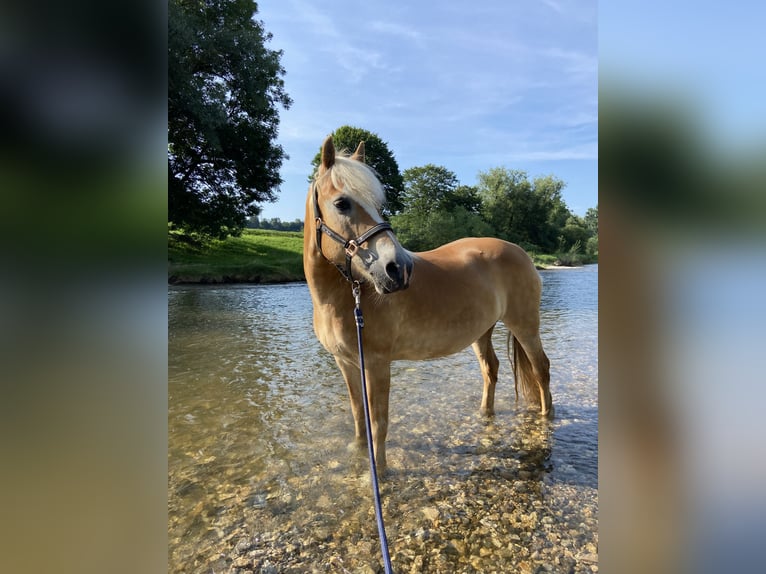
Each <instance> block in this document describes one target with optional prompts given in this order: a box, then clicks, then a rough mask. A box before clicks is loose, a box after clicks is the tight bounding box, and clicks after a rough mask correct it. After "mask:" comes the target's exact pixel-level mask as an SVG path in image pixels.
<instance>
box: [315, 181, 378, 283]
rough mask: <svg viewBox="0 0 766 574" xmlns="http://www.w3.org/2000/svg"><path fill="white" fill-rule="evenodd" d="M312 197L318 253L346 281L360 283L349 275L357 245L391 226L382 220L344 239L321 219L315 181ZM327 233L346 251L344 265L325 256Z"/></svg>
mask: <svg viewBox="0 0 766 574" xmlns="http://www.w3.org/2000/svg"><path fill="white" fill-rule="evenodd" d="M312 197H313V200H314V223H315V224H316V242H317V248H318V249H319V253H320V254H321V255H322V257H324V258H325V259H327V261H329V262H330V263H332V264H333V265H335V267H337V268H338V271H340V272H341V275H343V277H345V278H346V280H347V281H349V282H350V283H354V282H357V283H362V282H363V281H361V280H359V279H354V277H353V276H352V275H351V260H352V259H353V257H354V255H356V254H357V252H358V251H359V247H361V246H362V245H363V244H364V243H366V242H367V241H369V240H370V239H372V238H373V237H374V236H375V235H377V234H378V233H381V232H383V231H393V228H392V227H391V224H390V223H388V222H386V221H384V222H383V223H378V224H377V225H373V226H372V227H370V228H369V229H368V230H367V231H365V232H364V233H362V234H361V235H360V236H359V237H357V238H356V239H346V238H345V237H343V236H342V235H341V234H340V233H336V232H335V231H333V230H332V229H330V228H329V227H328V226H327V225H326V224H325V222H324V221H322V211H321V210H320V209H319V185H318V184H317V182H314V190H313V193H312ZM323 233H324V234H325V235H327V236H328V237H329V238H330V239H332V240H333V241H336V242H338V243H340V244H341V245H343V250H344V251H345V252H346V265H345V267H344V266H343V265H339V264H338V263H335V262H334V261H331V260H330V259H328V258H327V256H326V255H325V254H324V252H323V251H322V234H323Z"/></svg>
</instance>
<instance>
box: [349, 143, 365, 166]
mask: <svg viewBox="0 0 766 574" xmlns="http://www.w3.org/2000/svg"><path fill="white" fill-rule="evenodd" d="M351 159H355V160H357V161H361V162H362V163H364V142H359V145H358V146H356V151H355V152H354V153H353V154H352V156H351Z"/></svg>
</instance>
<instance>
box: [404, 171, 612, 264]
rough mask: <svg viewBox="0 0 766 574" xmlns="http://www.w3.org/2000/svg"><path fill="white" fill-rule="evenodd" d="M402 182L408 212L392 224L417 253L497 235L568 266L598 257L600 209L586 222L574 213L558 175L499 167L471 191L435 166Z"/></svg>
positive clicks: (409, 173)
mask: <svg viewBox="0 0 766 574" xmlns="http://www.w3.org/2000/svg"><path fill="white" fill-rule="evenodd" d="M402 178H403V181H404V186H403V192H402V194H401V195H400V197H399V199H400V201H401V204H402V210H401V212H400V213H398V214H395V215H392V216H391V224H392V225H393V226H394V228H395V229H396V232H397V235H398V237H399V240H400V241H401V242H402V244H403V245H405V246H406V247H407V248H408V249H411V250H413V251H425V250H428V249H432V248H434V247H436V246H438V245H441V244H443V243H447V242H449V241H453V240H455V239H458V238H460V237H467V236H494V237H500V238H502V239H506V240H508V241H512V242H513V243H518V244H519V245H521V246H522V247H524V248H525V249H526V250H527V251H533V252H537V253H549V254H558V255H559V259H560V260H561V262H562V263H576V262H582V261H593V260H595V259H596V258H597V256H598V206H596V207H593V208H590V209H588V211H587V213H586V214H585V217H580V216H578V215H575V214H574V213H572V212H571V211H570V209H569V208H568V207H567V205H566V203H565V202H564V200H563V198H562V195H561V191H562V190H563V189H564V186H565V183H564V182H563V181H562V180H561V179H558V178H557V177H555V176H552V175H547V176H544V177H537V178H535V179H530V178H529V176H528V175H527V173H526V172H524V171H521V170H510V169H506V168H493V169H490V170H489V171H487V172H481V173H479V176H478V182H477V184H476V185H475V186H467V185H461V184H460V183H459V182H458V180H457V178H456V176H455V174H454V173H453V172H451V171H450V170H448V169H447V168H445V167H443V166H436V165H432V164H429V165H426V166H422V167H414V168H410V169H407V170H405V171H404V172H403V174H402ZM564 259H566V261H565V260H564Z"/></svg>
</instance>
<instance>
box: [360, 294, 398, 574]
mask: <svg viewBox="0 0 766 574" xmlns="http://www.w3.org/2000/svg"><path fill="white" fill-rule="evenodd" d="M351 293H352V294H353V295H354V303H355V306H354V318H355V319H356V339H357V341H358V343H359V372H360V373H361V374H362V404H363V405H364V423H365V428H366V429H367V452H368V454H369V455H370V477H371V479H372V494H373V498H374V499H375V518H376V519H377V522H378V536H379V537H380V552H381V554H382V555H383V566H384V568H385V572H386V574H392V572H393V570H392V569H391V557H390V556H389V552H388V539H387V538H386V527H385V526H384V525H383V509H382V508H381V505H380V488H379V487H378V470H377V467H376V466H375V451H374V450H373V444H372V425H371V424H370V407H369V406H368V404H367V377H366V376H365V374H364V349H363V348H362V328H363V327H364V317H362V306H361V298H362V288H361V284H360V283H359V281H354V283H353V285H352V287H351Z"/></svg>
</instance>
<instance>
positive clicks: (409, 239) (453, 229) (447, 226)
mask: <svg viewBox="0 0 766 574" xmlns="http://www.w3.org/2000/svg"><path fill="white" fill-rule="evenodd" d="M402 178H403V180H404V193H403V194H402V204H403V211H402V212H401V213H400V214H398V215H395V216H393V217H392V218H391V224H392V225H393V226H394V229H396V232H397V237H398V238H399V240H400V241H401V242H402V244H403V245H404V246H405V247H407V248H408V249H412V250H415V251H424V250H426V249H433V248H434V247H436V246H438V245H442V244H444V243H449V242H450V241H454V240H455V239H458V238H460V237H469V236H487V235H493V234H494V230H493V229H492V227H491V226H490V225H489V224H488V223H486V222H485V221H484V220H483V219H482V218H481V216H480V215H479V209H480V206H481V200H480V198H479V196H478V194H477V191H476V188H474V187H469V186H465V185H460V184H459V183H458V180H457V176H455V174H454V173H453V172H451V171H449V170H448V169H447V168H445V167H442V166H437V165H433V164H428V165H425V166H421V167H412V168H409V169H407V170H405V171H404V173H403V174H402Z"/></svg>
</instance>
